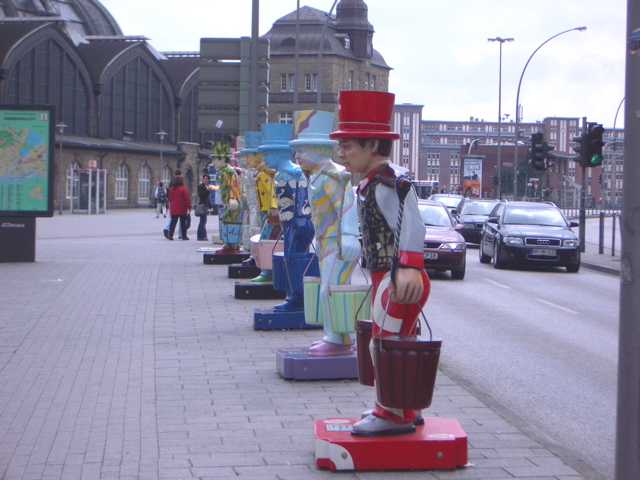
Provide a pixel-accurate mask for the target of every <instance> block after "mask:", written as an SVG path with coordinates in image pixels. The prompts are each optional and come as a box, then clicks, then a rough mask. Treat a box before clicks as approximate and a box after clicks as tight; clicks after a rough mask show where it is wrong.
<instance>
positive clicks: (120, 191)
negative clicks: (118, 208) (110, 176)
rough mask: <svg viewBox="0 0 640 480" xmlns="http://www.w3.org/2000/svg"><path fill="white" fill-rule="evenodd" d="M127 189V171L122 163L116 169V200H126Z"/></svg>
mask: <svg viewBox="0 0 640 480" xmlns="http://www.w3.org/2000/svg"><path fill="white" fill-rule="evenodd" d="M128 189H129V170H127V166H126V165H125V164H124V163H121V164H119V165H118V168H116V200H126V199H127V198H128V197H127V191H128Z"/></svg>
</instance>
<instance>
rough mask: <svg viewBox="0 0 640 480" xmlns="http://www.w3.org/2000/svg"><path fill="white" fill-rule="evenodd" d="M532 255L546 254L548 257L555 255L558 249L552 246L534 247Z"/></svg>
mask: <svg viewBox="0 0 640 480" xmlns="http://www.w3.org/2000/svg"><path fill="white" fill-rule="evenodd" d="M531 255H546V256H548V257H555V256H556V251H555V250H552V249H550V248H534V249H533V251H532V252H531Z"/></svg>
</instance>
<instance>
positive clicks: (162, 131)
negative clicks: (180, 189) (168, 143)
mask: <svg viewBox="0 0 640 480" xmlns="http://www.w3.org/2000/svg"><path fill="white" fill-rule="evenodd" d="M156 135H157V136H158V138H160V175H159V180H158V181H159V182H161V181H162V172H163V170H164V157H163V156H162V154H163V150H164V137H166V136H167V135H168V134H167V132H165V131H164V130H160V131H159V132H158V133H156Z"/></svg>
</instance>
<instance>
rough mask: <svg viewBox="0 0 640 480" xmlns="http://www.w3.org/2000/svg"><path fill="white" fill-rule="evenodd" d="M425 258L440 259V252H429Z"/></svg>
mask: <svg viewBox="0 0 640 480" xmlns="http://www.w3.org/2000/svg"><path fill="white" fill-rule="evenodd" d="M424 259H425V260H437V259H438V254H437V253H432V252H427V253H425V254H424Z"/></svg>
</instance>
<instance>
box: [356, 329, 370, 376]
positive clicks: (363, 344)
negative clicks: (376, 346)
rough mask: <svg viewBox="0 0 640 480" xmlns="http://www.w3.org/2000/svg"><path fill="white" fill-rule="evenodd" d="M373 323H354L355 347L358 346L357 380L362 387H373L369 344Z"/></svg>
mask: <svg viewBox="0 0 640 480" xmlns="http://www.w3.org/2000/svg"><path fill="white" fill-rule="evenodd" d="M372 329H373V322H372V321H371V320H357V321H356V345H357V346H358V380H359V381H360V383H361V384H362V385H366V386H368V387H373V362H372V361H371V353H370V351H369V344H370V343H371V332H372Z"/></svg>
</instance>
